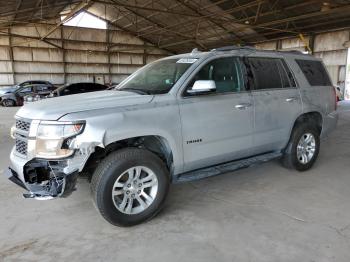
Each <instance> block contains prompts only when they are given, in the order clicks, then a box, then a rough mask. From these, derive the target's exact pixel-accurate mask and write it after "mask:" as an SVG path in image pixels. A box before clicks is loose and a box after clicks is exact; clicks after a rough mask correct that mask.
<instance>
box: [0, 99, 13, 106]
mask: <svg viewBox="0 0 350 262" xmlns="http://www.w3.org/2000/svg"><path fill="white" fill-rule="evenodd" d="M2 105H3V106H6V107H9V106H15V105H16V102H15V101H13V100H12V99H5V100H3V101H2Z"/></svg>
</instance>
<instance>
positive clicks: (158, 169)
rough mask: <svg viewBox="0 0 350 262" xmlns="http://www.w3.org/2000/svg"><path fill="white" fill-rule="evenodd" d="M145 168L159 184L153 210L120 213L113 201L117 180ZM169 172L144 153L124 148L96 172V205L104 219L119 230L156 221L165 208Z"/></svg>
mask: <svg viewBox="0 0 350 262" xmlns="http://www.w3.org/2000/svg"><path fill="white" fill-rule="evenodd" d="M141 165H142V166H145V167H147V168H149V169H151V170H152V171H153V173H154V174H155V175H156V177H157V180H158V190H157V194H156V196H155V198H154V200H153V202H152V204H150V206H149V207H148V208H146V209H145V210H144V211H142V212H141V213H138V214H125V213H123V212H121V211H119V210H118V209H117V208H116V206H115V205H114V202H113V200H112V195H111V194H112V190H113V185H114V182H115V181H116V179H117V178H118V177H119V176H120V175H121V174H123V172H125V171H126V170H128V169H129V168H132V167H134V166H141ZM169 183H170V177H169V171H168V169H167V168H166V166H165V164H164V162H163V161H162V160H161V159H160V158H159V157H158V156H156V155H155V154H153V153H152V152H150V151H148V150H145V149H138V148H125V149H121V150H118V151H115V152H113V153H111V154H110V155H108V156H107V157H106V158H105V159H104V160H102V162H101V163H100V164H99V166H98V167H97V168H96V170H95V172H94V174H93V176H92V179H91V192H92V197H93V201H94V204H95V206H96V208H97V209H98V211H99V212H100V213H101V215H102V216H103V218H105V219H106V220H107V221H108V222H110V223H111V224H113V225H116V226H133V225H136V224H139V223H142V222H144V221H146V220H148V219H150V218H152V217H154V216H155V215H156V214H157V213H158V212H159V211H160V210H161V208H162V207H163V204H164V201H165V199H166V196H167V193H168V190H169Z"/></svg>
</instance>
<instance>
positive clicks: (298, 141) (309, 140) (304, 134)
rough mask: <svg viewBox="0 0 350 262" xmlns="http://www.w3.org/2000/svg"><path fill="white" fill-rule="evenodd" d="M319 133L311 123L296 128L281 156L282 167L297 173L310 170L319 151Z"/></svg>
mask: <svg viewBox="0 0 350 262" xmlns="http://www.w3.org/2000/svg"><path fill="white" fill-rule="evenodd" d="M319 133H320V132H319V130H318V129H317V128H316V126H315V125H314V124H313V123H302V124H299V125H298V126H296V127H295V128H294V130H293V133H292V135H291V138H290V140H289V143H288V145H287V147H286V150H285V153H284V155H283V158H282V163H283V165H284V166H285V167H288V168H294V169H296V170H299V171H305V170H308V169H310V168H311V167H312V166H313V164H314V163H315V161H316V159H317V156H318V153H319V150H320V134H319Z"/></svg>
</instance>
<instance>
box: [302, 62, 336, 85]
mask: <svg viewBox="0 0 350 262" xmlns="http://www.w3.org/2000/svg"><path fill="white" fill-rule="evenodd" d="M295 61H296V62H297V64H298V65H299V67H300V69H301V71H302V72H303V73H304V75H305V77H306V79H307V81H308V82H309V84H310V85H311V86H331V85H332V83H331V81H330V79H329V77H328V74H327V71H326V69H325V68H324V66H323V64H322V63H321V62H320V61H312V60H301V59H296V60H295Z"/></svg>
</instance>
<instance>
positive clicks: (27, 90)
mask: <svg viewBox="0 0 350 262" xmlns="http://www.w3.org/2000/svg"><path fill="white" fill-rule="evenodd" d="M19 92H20V93H30V92H32V88H31V87H26V88H23V89H21V90H20V91H19Z"/></svg>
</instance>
